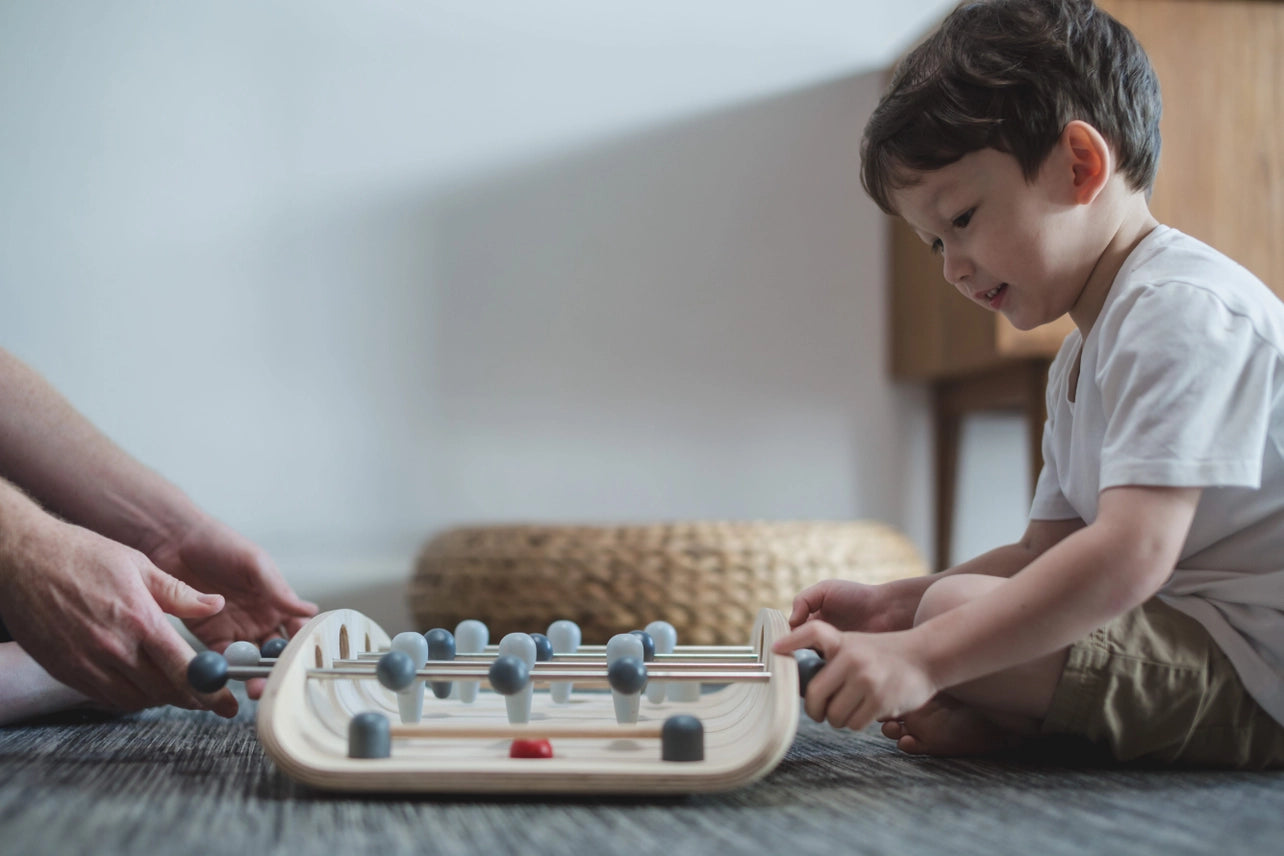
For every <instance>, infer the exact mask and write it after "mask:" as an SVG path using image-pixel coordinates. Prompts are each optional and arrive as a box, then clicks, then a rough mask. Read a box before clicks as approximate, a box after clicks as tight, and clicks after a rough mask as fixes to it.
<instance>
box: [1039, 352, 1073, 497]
mask: <svg viewBox="0 0 1284 856" xmlns="http://www.w3.org/2000/svg"><path fill="white" fill-rule="evenodd" d="M1070 338H1071V339H1075V337H1073V336H1072V337H1070ZM1077 351H1078V345H1077V339H1075V341H1070V340H1067V342H1065V343H1063V344H1062V346H1061V350H1060V352H1058V354H1057V358H1056V360H1055V361H1053V363H1052V366H1051V368H1049V369H1048V383H1047V386H1046V391H1045V396H1046V398H1047V401H1046V406H1045V407H1044V412H1045V413H1047V414H1048V418H1047V420H1046V421H1045V422H1044V423H1043V437H1042V440H1041V446H1042V449H1043V469H1041V470H1039V478H1038V481H1036V482H1035V486H1034V500H1033V501H1032V502H1031V503H1030V519H1031V520H1071V519H1073V518H1075V517H1078V516H1079V512H1077V511H1076V510H1075V508H1074V506H1072V505H1071V504H1070V500H1068V499H1066V496H1065V494H1064V493H1062V491H1061V474H1060V470H1059V468H1058V462H1057V454H1056V445H1055V444H1054V443H1053V442H1052V438H1053V437H1054V436H1055V431H1054V426H1053V424H1052V422H1053V419H1054V418H1055V417H1054V414H1055V413H1056V412H1057V399H1058V398H1059V397H1061V396H1064V395H1065V394H1066V383H1067V380H1066V375H1067V373H1068V365H1069V357H1070V355H1071V354H1074V353H1077Z"/></svg>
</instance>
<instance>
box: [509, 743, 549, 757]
mask: <svg viewBox="0 0 1284 856" xmlns="http://www.w3.org/2000/svg"><path fill="white" fill-rule="evenodd" d="M508 757H510V758H552V757H553V744H551V743H549V742H548V741H547V740H514V741H513V745H512V746H511V747H509V749H508Z"/></svg>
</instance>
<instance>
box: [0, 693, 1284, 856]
mask: <svg viewBox="0 0 1284 856" xmlns="http://www.w3.org/2000/svg"><path fill="white" fill-rule="evenodd" d="M252 713H253V705H252V704H247V705H243V710H242V713H241V715H240V717H238V719H236V720H233V721H231V722H228V721H225V720H220V719H218V718H217V717H215V716H213V715H211V714H198V713H190V712H186V711H179V710H175V709H172V708H162V709H158V710H152V711H146V712H144V713H140V714H135V715H132V716H127V717H122V718H114V719H113V718H94V717H90V716H83V715H81V716H63V717H55V718H48V719H44V720H39V721H33V722H29V723H24V724H21V725H16V726H10V727H8V728H0V854H5V856H10V854H12V856H19V854H21V855H22V856H28V855H29V854H31V855H32V856H34V854H70V853H90V854H95V855H96V856H109V854H117V853H120V854H148V856H161V854H172V853H180V854H232V856H259V855H260V854H288V856H311V854H334V856H338V854H349V853H372V854H383V856H396V855H397V854H412V853H413V854H432V853H441V854H507V853H517V854H524V856H525V854H543V853H547V854H556V856H565V854H578V853H586V854H588V853H591V854H601V856H607V854H628V856H645V854H663V856H679V854H687V853H693V854H694V853H699V854H713V853H718V854H722V853H763V854H784V856H799V854H808V853H817V854H825V856H831V854H917V853H949V854H978V856H1006V854H1022V856H1025V854H1039V856H1044V854H1046V856H1058V854H1067V856H1068V854H1074V856H1083V854H1095V853H1127V854H1143V853H1157V854H1164V856H1178V854H1207V853H1218V854H1238V853H1262V854H1276V853H1280V852H1282V851H1284V772H1275V773H1228V772H1200V771H1165V770H1146V769H1117V768H1110V767H1108V766H1104V765H1100V764H1098V763H1096V762H1095V761H1093V760H1092V759H1089V758H1087V757H1086V756H1084V755H1073V754H1071V755H1067V754H1066V752H1065V750H1064V749H1063V750H1062V751H1061V752H1060V753H1058V754H1050V755H1045V756H1044V757H1042V758H1040V759H1037V760H1029V759H1026V760H1023V761H1020V762H1018V761H1016V760H984V761H975V760H959V759H953V760H946V759H928V758H912V757H908V756H905V755H903V754H900V753H898V752H897V751H896V750H895V749H894V748H893V747H892V745H891V744H890V743H889V742H888V741H886V740H884V739H883V738H882V737H881V736H879V735H878V734H877V733H876V732H873V731H871V732H869V733H864V734H851V733H847V732H836V731H833V730H831V729H830V728H828V727H827V726H820V725H816V724H814V723H812V722H810V721H808V720H806V719H805V718H804V720H803V724H802V726H801V728H800V733H799V737H798V740H797V741H796V742H795V744H794V747H793V749H792V750H791V751H790V753H789V755H788V756H787V757H786V758H785V760H784V762H783V763H782V764H781V765H780V767H778V768H777V769H776V770H775V771H774V772H773V773H772V774H771V775H769V776H768V777H766V778H765V779H763V780H762V781H760V782H758V783H757V784H755V785H753V786H751V787H748V788H744V789H742V790H739V791H734V792H731V793H725V794H712V795H697V796H690V797H681V798H664V799H649V800H647V799H643V800H636V799H622V798H612V799H584V798H580V799H574V798H572V799H547V798H533V799H521V798H516V799H514V798H507V799H489V798H476V797H466V796H465V797H457V798H439V797H433V798H414V799H405V798H401V797H396V796H384V797H351V796H346V795H335V794H330V793H324V792H320V791H315V790H311V789H309V788H307V787H304V786H301V785H296V784H294V783H293V782H292V781H291V780H290V779H288V778H287V777H286V776H284V775H283V774H281V773H280V772H278V771H277V770H276V769H275V768H274V767H273V765H272V763H271V762H270V761H268V760H267V758H266V757H265V756H264V754H263V752H262V750H261V749H260V748H259V745H258V742H257V740H256V739H255V736H254V725H253V720H252Z"/></svg>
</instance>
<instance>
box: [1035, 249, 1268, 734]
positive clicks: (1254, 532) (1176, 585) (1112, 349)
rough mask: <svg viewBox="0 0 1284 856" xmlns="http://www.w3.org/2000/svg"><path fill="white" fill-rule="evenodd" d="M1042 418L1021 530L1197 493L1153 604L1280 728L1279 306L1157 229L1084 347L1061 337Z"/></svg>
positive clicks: (1227, 265)
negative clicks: (1145, 491) (1118, 490)
mask: <svg viewBox="0 0 1284 856" xmlns="http://www.w3.org/2000/svg"><path fill="white" fill-rule="evenodd" d="M1081 347H1082V360H1081V363H1080V371H1079V380H1078V386H1077V388H1076V390H1075V400H1074V401H1073V402H1071V401H1070V399H1069V395H1068V392H1069V378H1070V374H1071V371H1072V369H1073V367H1074V362H1075V357H1076V355H1077V354H1079V352H1080V349H1081ZM1047 404H1048V421H1047V424H1046V426H1045V427H1044V434H1043V457H1044V467H1043V471H1042V472H1041V473H1040V474H1039V482H1038V487H1037V489H1036V490H1035V497H1034V503H1033V505H1032V507H1031V511H1030V516H1031V518H1033V519H1040V520H1059V519H1066V518H1074V517H1078V518H1080V519H1082V520H1083V521H1084V522H1085V523H1092V521H1093V520H1094V519H1095V518H1096V516H1097V499H1098V494H1099V493H1100V492H1101V491H1102V490H1104V489H1105V488H1108V487H1116V486H1120V485H1156V486H1170V487H1200V488H1203V489H1204V490H1203V493H1202V495H1201V498H1200V501H1199V507H1198V508H1197V509H1196V512H1195V519H1194V522H1193V524H1192V525H1191V529H1190V534H1189V535H1188V536H1187V538H1186V544H1185V546H1184V547H1183V549H1182V553H1181V559H1180V560H1179V561H1178V563H1177V569H1176V570H1175V571H1174V572H1173V575H1172V577H1171V578H1169V580H1168V582H1167V583H1166V584H1165V585H1164V587H1163V588H1162V589H1161V590H1160V592H1159V597H1160V598H1162V599H1163V600H1164V601H1165V602H1167V603H1169V604H1171V605H1172V606H1174V607H1176V608H1177V609H1179V610H1181V611H1182V612H1184V613H1186V614H1187V615H1189V616H1191V617H1192V618H1194V619H1195V620H1197V621H1199V622H1200V623H1201V624H1202V625H1203V626H1204V627H1206V628H1207V629H1208V631H1209V633H1210V634H1211V635H1212V637H1213V639H1214V640H1215V641H1216V642H1217V644H1218V645H1219V646H1220V647H1221V649H1222V650H1223V651H1224V652H1225V653H1226V655H1227V656H1228V657H1229V658H1230V660H1231V662H1232V663H1233V664H1234V666H1235V668H1236V670H1237V671H1238V673H1239V675H1240V678H1241V679H1242V680H1243V682H1244V685H1245V687H1246V688H1247V689H1248V691H1249V692H1250V693H1251V694H1252V696H1253V698H1255V699H1256V700H1257V702H1258V704H1260V705H1261V706H1262V707H1263V708H1264V709H1265V710H1266V711H1267V712H1268V713H1269V714H1270V715H1271V716H1273V717H1274V718H1275V719H1276V720H1278V721H1279V722H1281V723H1284V452H1282V450H1284V303H1281V302H1280V300H1279V298H1277V297H1276V296H1275V295H1274V294H1272V293H1271V292H1270V290H1269V289H1267V287H1266V286H1265V285H1263V284H1262V282H1261V281H1260V280H1258V279H1257V278H1256V277H1254V276H1253V275H1252V274H1251V273H1249V272H1248V271H1247V270H1245V269H1244V268H1242V267H1240V266H1239V265H1237V264H1236V263H1235V262H1233V261H1231V260H1230V259H1228V258H1226V257H1225V256H1223V255H1222V254H1220V253H1218V252H1217V251H1216V250H1214V249H1212V248H1211V247H1208V246H1206V245H1204V244H1202V243H1200V242H1199V241H1197V240H1195V239H1194V238H1191V237H1189V236H1187V235H1184V234H1182V233H1181V232H1178V231H1177V230H1176V229H1171V228H1168V227H1166V226H1160V227H1158V228H1157V229H1155V230H1154V231H1153V232H1151V233H1150V234H1149V235H1147V236H1146V237H1145V238H1144V239H1143V240H1142V241H1141V243H1140V244H1138V245H1137V247H1136V249H1135V250H1133V252H1132V253H1131V254H1130V255H1129V256H1128V258H1127V260H1125V262H1124V264H1123V267H1122V268H1121V269H1120V270H1119V273H1118V275H1117V276H1116V277H1115V281H1114V284H1113V285H1112V286H1111V288H1110V293H1109V295H1107V297H1106V302H1105V305H1104V306H1103V307H1102V309H1101V314H1100V315H1099V316H1098V318H1097V321H1096V323H1095V324H1094V325H1093V327H1092V329H1091V330H1090V331H1089V332H1088V337H1087V339H1086V340H1085V339H1083V338H1082V336H1081V334H1080V333H1079V331H1077V330H1076V331H1074V332H1072V333H1071V334H1070V335H1069V336H1068V337H1066V340H1065V342H1064V343H1063V344H1062V346H1061V350H1060V352H1059V353H1058V354H1057V357H1056V359H1055V360H1054V361H1053V363H1052V367H1051V369H1050V371H1049V373H1048V402H1047Z"/></svg>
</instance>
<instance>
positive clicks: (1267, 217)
mask: <svg viewBox="0 0 1284 856" xmlns="http://www.w3.org/2000/svg"><path fill="white" fill-rule="evenodd" d="M1098 5H1100V6H1101V7H1102V8H1104V9H1106V10H1107V11H1109V12H1110V13H1111V14H1113V15H1114V16H1115V17H1117V18H1118V19H1119V20H1120V21H1122V22H1123V23H1124V24H1125V25H1127V26H1128V27H1129V28H1130V29H1131V30H1132V31H1133V33H1134V34H1136V36H1137V38H1138V39H1139V40H1140V41H1141V43H1142V45H1143V46H1144V47H1145V48H1146V51H1147V53H1148V54H1149V56H1150V60H1151V62H1152V64H1153V65H1154V67H1155V71H1156V73H1157V74H1158V76H1159V83H1160V87H1161V88H1162V90H1163V98H1164V112H1163V119H1162V121H1161V125H1160V130H1161V133H1162V136H1163V151H1162V154H1161V157H1160V162H1159V173H1158V177H1157V179H1156V182H1155V189H1154V195H1153V196H1152V198H1151V210H1152V211H1153V212H1154V213H1155V216H1156V217H1157V218H1158V219H1159V221H1160V222H1162V223H1166V224H1168V225H1171V226H1175V227H1176V228H1178V229H1181V230H1182V231H1184V232H1186V233H1188V234H1190V235H1193V236H1195V237H1197V238H1199V239H1200V240H1203V241H1206V242H1207V243H1209V244H1212V245H1213V246H1215V247H1217V248H1218V249H1220V250H1221V251H1223V252H1225V253H1226V254H1227V255H1229V256H1231V257H1232V258H1234V259H1235V260H1237V261H1238V262H1240V263H1241V264H1242V265H1244V266H1245V267H1247V268H1248V269H1249V270H1251V271H1253V273H1255V274H1257V276H1258V277H1260V278H1261V279H1262V280H1263V281H1264V282H1265V283H1266V284H1267V285H1269V286H1270V287H1271V288H1272V289H1273V290H1274V291H1275V292H1276V294H1281V295H1284V2H1279V0H1098ZM891 241H892V246H891V257H892V299H891V312H892V331H893V332H892V354H891V370H892V375H893V377H895V378H897V379H899V380H905V381H920V382H927V383H929V384H931V386H932V389H933V409H934V420H935V423H936V432H937V439H936V463H935V469H936V493H937V499H936V514H935V516H936V523H935V525H936V557H935V559H936V562H937V564H938V565H939V566H942V567H943V566H945V565H946V564H948V563H949V562H950V561H951V559H956V558H962V557H952V556H951V555H950V547H951V541H952V538H951V534H952V533H951V528H952V520H953V514H954V470H955V467H956V464H957V460H958V437H959V423H960V421H961V420H962V418H964V417H965V416H966V415H967V414H968V413H970V412H974V411H977V410H991V409H1000V408H1001V409H1012V410H1015V411H1019V412H1021V413H1023V414H1024V416H1025V418H1026V420H1027V422H1028V430H1029V432H1030V435H1031V441H1030V444H1029V448H1028V455H1029V457H1030V461H1031V473H1032V474H1033V475H1034V476H1036V477H1037V475H1038V470H1039V467H1040V466H1041V459H1040V456H1039V447H1038V437H1039V434H1040V432H1041V430H1042V426H1043V419H1044V412H1043V380H1042V378H1043V377H1045V376H1046V370H1047V366H1048V364H1049V362H1050V361H1051V359H1052V357H1053V356H1054V355H1055V353H1056V350H1057V347H1058V345H1059V344H1060V342H1061V340H1062V339H1063V338H1064V337H1065V334H1066V333H1068V332H1069V331H1070V329H1071V326H1072V325H1071V323H1070V319H1069V318H1068V317H1065V318H1062V319H1060V320H1059V321H1057V322H1054V323H1053V324H1049V325H1047V326H1045V327H1041V328H1039V329H1037V330H1032V331H1027V332H1022V331H1020V330H1017V329H1016V328H1014V327H1012V325H1011V324H1009V323H1008V322H1007V321H1006V320H1005V319H1004V318H1003V317H1002V316H998V315H994V314H991V313H988V312H984V311H980V310H978V309H977V308H976V307H975V306H972V305H971V304H970V303H969V302H968V301H966V300H965V299H964V298H962V297H961V296H960V295H958V294H957V293H956V292H955V291H954V289H953V288H951V287H950V286H948V285H947V284H946V283H945V281H944V280H943V278H942V277H941V271H940V263H939V260H938V259H936V258H935V257H933V256H932V255H931V254H930V253H929V252H928V251H927V248H926V247H925V246H924V245H923V244H922V242H921V241H919V239H918V238H917V237H916V236H915V235H914V234H913V233H912V232H911V231H910V230H909V229H908V228H906V227H905V226H904V224H903V223H901V222H900V221H899V220H898V221H895V223H894V225H893V227H892V239H891Z"/></svg>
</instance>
